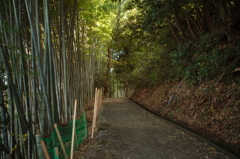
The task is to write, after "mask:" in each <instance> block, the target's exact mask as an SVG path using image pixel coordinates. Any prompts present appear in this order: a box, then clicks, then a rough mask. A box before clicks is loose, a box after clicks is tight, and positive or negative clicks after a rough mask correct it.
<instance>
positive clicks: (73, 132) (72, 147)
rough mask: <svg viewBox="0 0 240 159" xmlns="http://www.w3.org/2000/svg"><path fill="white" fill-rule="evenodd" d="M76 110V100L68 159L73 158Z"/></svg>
mask: <svg viewBox="0 0 240 159" xmlns="http://www.w3.org/2000/svg"><path fill="white" fill-rule="evenodd" d="M76 108H77V100H75V104H74V115H73V129H72V145H71V157H70V159H72V158H73V149H74V135H75V125H76Z"/></svg>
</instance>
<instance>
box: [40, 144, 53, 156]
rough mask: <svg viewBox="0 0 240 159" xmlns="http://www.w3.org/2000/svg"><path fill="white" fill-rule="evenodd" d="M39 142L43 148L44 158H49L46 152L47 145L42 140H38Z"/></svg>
mask: <svg viewBox="0 0 240 159" xmlns="http://www.w3.org/2000/svg"><path fill="white" fill-rule="evenodd" d="M40 142H41V145H42V148H43V152H44V154H45V157H46V159H51V158H50V156H49V154H48V151H47V147H46V145H45V142H44V141H43V140H41V141H40Z"/></svg>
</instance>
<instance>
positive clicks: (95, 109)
mask: <svg viewBox="0 0 240 159" xmlns="http://www.w3.org/2000/svg"><path fill="white" fill-rule="evenodd" d="M97 107H98V90H97V88H96V92H95V101H94V112H93V124H92V138H93V135H94V129H95V126H96V120H97Z"/></svg>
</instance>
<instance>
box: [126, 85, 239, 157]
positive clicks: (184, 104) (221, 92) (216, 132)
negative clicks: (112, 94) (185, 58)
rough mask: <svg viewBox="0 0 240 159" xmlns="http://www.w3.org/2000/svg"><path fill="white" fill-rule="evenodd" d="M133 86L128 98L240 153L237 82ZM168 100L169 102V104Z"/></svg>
mask: <svg viewBox="0 0 240 159" xmlns="http://www.w3.org/2000/svg"><path fill="white" fill-rule="evenodd" d="M178 86H179V83H164V84H161V85H159V86H158V87H156V88H144V89H141V90H136V91H135V92H134V93H133V95H132V97H131V100H133V101H135V102H136V103H138V104H140V105H141V106H142V107H144V108H146V109H148V110H149V111H151V112H153V113H155V114H157V115H159V116H161V117H163V118H166V119H168V120H171V121H173V122H175V123H177V124H179V125H182V126H184V127H185V128H187V129H190V130H191V131H193V132H195V133H197V134H199V135H201V136H204V137H205V138H207V139H209V140H211V141H213V142H215V143H217V144H218V145H220V146H222V147H223V148H225V149H227V150H229V151H231V152H233V153H234V154H236V155H238V156H240V99H239V97H240V87H239V86H240V85H239V83H232V84H223V83H214V82H209V83H204V84H202V85H200V86H198V87H192V86H191V87H190V86H187V85H186V84H184V82H182V84H181V86H180V87H179V89H178V90H177V91H176V89H177V88H178ZM169 101H171V103H170V104H169Z"/></svg>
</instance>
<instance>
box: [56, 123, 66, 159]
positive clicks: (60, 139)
mask: <svg viewBox="0 0 240 159" xmlns="http://www.w3.org/2000/svg"><path fill="white" fill-rule="evenodd" d="M54 128H55V130H56V133H57V136H58V139H59V141H60V145H61V147H62V150H63V154H64V157H65V159H68V157H67V153H66V149H65V146H64V144H63V142H62V137H61V135H60V133H59V130H58V128H57V124H54Z"/></svg>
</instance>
